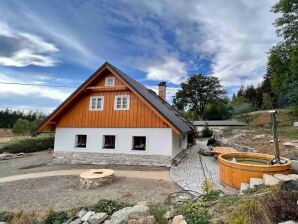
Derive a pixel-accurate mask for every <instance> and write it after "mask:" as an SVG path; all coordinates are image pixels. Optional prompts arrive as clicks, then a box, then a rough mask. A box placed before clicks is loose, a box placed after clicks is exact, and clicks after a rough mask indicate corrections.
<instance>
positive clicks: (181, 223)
mask: <svg viewBox="0 0 298 224" xmlns="http://www.w3.org/2000/svg"><path fill="white" fill-rule="evenodd" d="M171 224H187V223H186V221H185V220H184V217H183V216H182V215H177V216H175V217H174V218H173V220H172V223H171Z"/></svg>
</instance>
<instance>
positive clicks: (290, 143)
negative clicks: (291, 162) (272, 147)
mask: <svg viewBox="0 0 298 224" xmlns="http://www.w3.org/2000/svg"><path fill="white" fill-rule="evenodd" d="M283 145H284V147H285V148H295V146H296V144H294V143H292V142H284V143H283Z"/></svg>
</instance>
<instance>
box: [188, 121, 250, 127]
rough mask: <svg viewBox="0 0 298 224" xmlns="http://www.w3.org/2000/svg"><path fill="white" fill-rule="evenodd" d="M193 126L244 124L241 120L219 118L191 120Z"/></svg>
mask: <svg viewBox="0 0 298 224" xmlns="http://www.w3.org/2000/svg"><path fill="white" fill-rule="evenodd" d="M192 123H193V124H194V125H195V126H205V125H206V123H207V125H208V126H245V124H244V123H243V122H240V121H236V120H219V121H193V122H192Z"/></svg>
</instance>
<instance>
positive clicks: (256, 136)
mask: <svg viewBox="0 0 298 224" xmlns="http://www.w3.org/2000/svg"><path fill="white" fill-rule="evenodd" d="M265 137H266V135H255V136H254V137H252V139H253V140H258V139H262V138H265Z"/></svg>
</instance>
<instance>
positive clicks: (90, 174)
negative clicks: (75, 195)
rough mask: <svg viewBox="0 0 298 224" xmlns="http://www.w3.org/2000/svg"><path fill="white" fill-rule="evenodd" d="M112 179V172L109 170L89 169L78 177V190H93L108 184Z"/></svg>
mask: <svg viewBox="0 0 298 224" xmlns="http://www.w3.org/2000/svg"><path fill="white" fill-rule="evenodd" d="M113 179H114V171H113V170H110V169H91V170H88V171H86V172H83V173H81V175H80V188H81V189H93V188H97V187H100V186H103V185H106V184H110V183H112V182H113Z"/></svg>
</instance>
